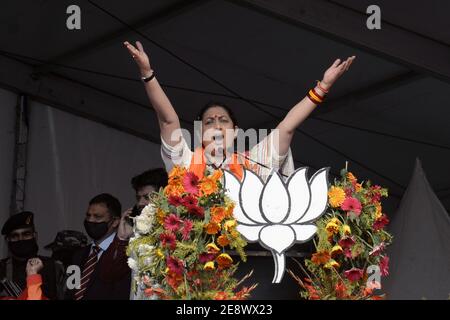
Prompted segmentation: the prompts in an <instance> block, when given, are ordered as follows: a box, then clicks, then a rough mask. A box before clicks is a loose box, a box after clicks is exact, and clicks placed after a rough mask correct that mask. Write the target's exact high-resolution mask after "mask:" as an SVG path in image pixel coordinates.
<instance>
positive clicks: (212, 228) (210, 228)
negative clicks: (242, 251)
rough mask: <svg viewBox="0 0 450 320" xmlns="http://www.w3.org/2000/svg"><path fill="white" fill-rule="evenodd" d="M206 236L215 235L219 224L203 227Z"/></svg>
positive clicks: (211, 223)
mask: <svg viewBox="0 0 450 320" xmlns="http://www.w3.org/2000/svg"><path fill="white" fill-rule="evenodd" d="M205 229H206V233H207V234H216V233H217V232H219V230H220V224H218V223H213V222H210V223H208V224H207V225H206V226H205Z"/></svg>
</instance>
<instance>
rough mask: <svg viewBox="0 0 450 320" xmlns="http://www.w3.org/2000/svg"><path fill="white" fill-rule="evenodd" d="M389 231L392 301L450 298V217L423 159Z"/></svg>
mask: <svg viewBox="0 0 450 320" xmlns="http://www.w3.org/2000/svg"><path fill="white" fill-rule="evenodd" d="M389 231H390V232H391V233H392V234H393V235H394V242H393V244H392V246H391V247H390V248H389V250H388V254H389V257H390V275H389V276H388V277H387V279H386V281H385V283H384V285H383V289H384V291H385V292H386V294H387V298H388V299H448V298H449V294H450V218H449V216H448V213H447V211H446V210H445V209H444V207H443V206H442V204H441V202H440V201H439V199H438V198H437V197H436V195H435V193H434V191H433V190H432V188H431V187H430V184H429V183H428V180H427V178H426V175H425V173H424V171H423V169H422V165H421V162H420V160H419V159H417V160H416V166H415V169H414V173H413V175H412V178H411V181H410V182H409V186H408V189H407V191H406V192H405V194H404V196H403V199H402V201H401V204H400V207H399V209H398V211H397V212H396V214H395V215H394V217H393V218H392V221H391V224H390V227H389Z"/></svg>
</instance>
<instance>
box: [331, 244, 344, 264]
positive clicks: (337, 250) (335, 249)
mask: <svg viewBox="0 0 450 320" xmlns="http://www.w3.org/2000/svg"><path fill="white" fill-rule="evenodd" d="M342 252H343V250H342V247H341V246H340V245H335V246H334V247H333V248H332V249H331V256H332V257H335V256H337V255H339V254H341V253H342ZM332 261H333V260H332Z"/></svg>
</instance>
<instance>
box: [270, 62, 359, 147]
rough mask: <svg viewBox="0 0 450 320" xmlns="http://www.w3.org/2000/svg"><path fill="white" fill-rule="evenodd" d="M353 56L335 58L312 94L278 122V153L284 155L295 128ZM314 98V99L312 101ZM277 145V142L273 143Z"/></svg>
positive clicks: (339, 75)
mask: <svg viewBox="0 0 450 320" xmlns="http://www.w3.org/2000/svg"><path fill="white" fill-rule="evenodd" d="M354 59H355V56H352V57H349V58H348V59H347V60H345V61H344V62H342V61H341V59H337V60H336V61H335V62H334V63H333V64H332V65H331V67H329V68H328V69H327V71H325V74H324V76H323V80H322V81H320V84H318V85H317V86H316V87H315V88H314V89H313V90H312V95H310V96H306V97H305V98H303V100H301V101H300V102H299V103H297V104H296V105H295V106H294V107H293V108H292V109H291V110H290V111H289V112H288V114H287V115H286V117H285V118H284V119H283V120H282V121H281V122H280V123H279V124H278V126H277V129H278V134H279V143H278V154H279V155H285V154H286V153H287V152H288V150H289V146H290V144H291V141H292V137H293V136H294V133H295V129H297V127H298V126H299V125H300V124H301V123H302V122H303V121H304V120H305V119H306V118H308V116H309V115H310V114H311V112H312V111H313V110H314V108H315V107H316V106H317V104H318V103H319V100H322V99H323V97H324V96H325V94H326V93H327V92H328V90H330V88H331V86H332V85H333V84H334V82H335V81H336V80H337V79H339V78H340V77H341V76H342V75H343V74H344V73H345V72H346V71H347V70H348V69H349V68H350V65H351V64H352V62H353V60H354ZM313 100H314V101H313ZM275 147H277V144H275Z"/></svg>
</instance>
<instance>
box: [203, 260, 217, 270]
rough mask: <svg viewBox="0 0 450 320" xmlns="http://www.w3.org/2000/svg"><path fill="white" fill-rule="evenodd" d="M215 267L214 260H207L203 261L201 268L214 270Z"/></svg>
mask: <svg viewBox="0 0 450 320" xmlns="http://www.w3.org/2000/svg"><path fill="white" fill-rule="evenodd" d="M215 268H216V267H215V266H214V261H209V262H207V263H205V265H204V266H203V270H207V271H209V270H214V269H215Z"/></svg>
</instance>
